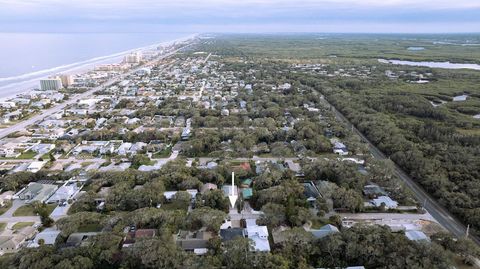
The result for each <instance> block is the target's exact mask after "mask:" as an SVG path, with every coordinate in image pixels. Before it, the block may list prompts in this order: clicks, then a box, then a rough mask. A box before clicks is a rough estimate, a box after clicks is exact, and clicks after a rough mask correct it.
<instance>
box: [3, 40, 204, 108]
mask: <svg viewBox="0 0 480 269" xmlns="http://www.w3.org/2000/svg"><path fill="white" fill-rule="evenodd" d="M198 35H199V34H191V35H188V36H185V37H180V38H177V39H173V40H169V41H163V42H159V43H154V44H151V45H148V46H143V47H139V48H134V49H130V50H126V51H122V52H119V53H114V54H111V55H106V56H99V57H95V58H91V59H88V60H85V61H81V62H77V63H71V64H66V65H62V66H57V67H52V68H49V69H45V70H40V71H37V72H34V73H37V74H38V75H34V74H33V73H30V74H28V73H27V74H23V75H19V76H17V77H22V76H24V77H27V78H26V79H25V80H23V81H18V82H15V81H13V82H12V83H9V84H6V85H3V86H0V101H5V100H7V99H10V98H14V97H16V96H18V95H19V94H23V93H27V92H29V91H31V90H34V89H36V88H38V87H39V81H40V80H41V79H45V78H48V77H50V76H52V75H55V74H71V75H75V74H82V73H86V72H89V71H91V70H93V69H94V67H95V66H96V65H100V64H113V63H118V62H120V61H121V60H122V59H123V57H124V56H125V55H128V54H130V53H132V52H137V51H145V50H150V49H154V48H157V47H158V46H170V45H172V44H174V43H178V42H183V41H186V40H189V39H192V38H195V37H197V36H198ZM30 76H31V78H28V77H30ZM10 80H14V79H10ZM19 80H21V79H19Z"/></svg>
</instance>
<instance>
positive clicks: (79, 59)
mask: <svg viewBox="0 0 480 269" xmlns="http://www.w3.org/2000/svg"><path fill="white" fill-rule="evenodd" d="M189 35H190V34H187V33H0V98H3V97H6V96H12V94H13V95H14V94H15V93H17V92H18V93H19V92H22V91H25V90H28V89H31V88H32V87H35V84H36V83H37V81H38V79H40V78H42V77H47V76H50V75H55V74H58V73H75V71H78V70H83V69H85V68H88V67H93V65H95V64H101V63H115V62H119V61H121V59H122V57H123V55H124V54H125V53H126V52H128V51H129V50H133V49H137V48H141V47H146V46H151V45H155V44H159V43H163V42H167V41H171V40H175V39H178V38H182V37H186V36H189Z"/></svg>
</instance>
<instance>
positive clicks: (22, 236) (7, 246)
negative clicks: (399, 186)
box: [0, 226, 37, 254]
mask: <svg viewBox="0 0 480 269" xmlns="http://www.w3.org/2000/svg"><path fill="white" fill-rule="evenodd" d="M36 233H37V229H35V228H33V227H32V226H28V227H24V228H22V229H20V230H18V231H15V232H14V233H13V234H10V235H8V234H7V235H1V236H0V253H2V254H3V253H12V252H16V251H17V250H18V249H20V248H21V247H22V246H23V245H24V244H25V241H26V240H28V239H30V238H33V237H34V236H35V234H36Z"/></svg>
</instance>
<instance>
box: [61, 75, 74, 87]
mask: <svg viewBox="0 0 480 269" xmlns="http://www.w3.org/2000/svg"><path fill="white" fill-rule="evenodd" d="M60 80H61V81H62V86H63V87H65V88H67V87H69V86H71V85H72V84H73V76H72V75H61V76H60Z"/></svg>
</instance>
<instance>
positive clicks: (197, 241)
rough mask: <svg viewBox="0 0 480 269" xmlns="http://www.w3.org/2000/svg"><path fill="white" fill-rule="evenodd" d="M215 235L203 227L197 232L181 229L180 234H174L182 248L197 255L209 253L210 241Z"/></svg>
mask: <svg viewBox="0 0 480 269" xmlns="http://www.w3.org/2000/svg"><path fill="white" fill-rule="evenodd" d="M213 237H214V235H213V233H211V232H208V231H206V229H201V230H199V231H196V232H190V231H179V232H178V234H176V235H174V240H175V243H176V244H177V245H178V246H179V247H181V248H182V249H184V250H186V251H191V252H193V253H195V254H197V255H203V254H205V253H207V251H208V249H207V247H208V241H209V240H210V239H211V238H213Z"/></svg>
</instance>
